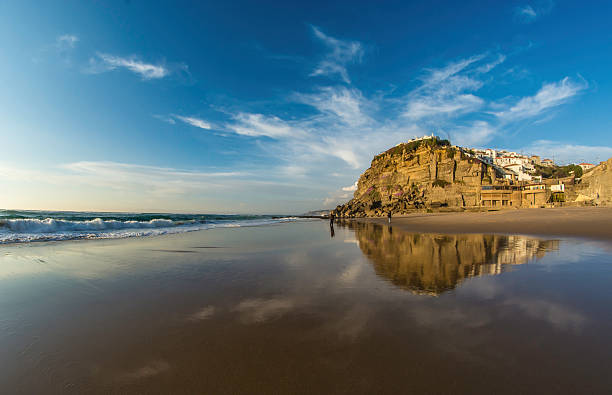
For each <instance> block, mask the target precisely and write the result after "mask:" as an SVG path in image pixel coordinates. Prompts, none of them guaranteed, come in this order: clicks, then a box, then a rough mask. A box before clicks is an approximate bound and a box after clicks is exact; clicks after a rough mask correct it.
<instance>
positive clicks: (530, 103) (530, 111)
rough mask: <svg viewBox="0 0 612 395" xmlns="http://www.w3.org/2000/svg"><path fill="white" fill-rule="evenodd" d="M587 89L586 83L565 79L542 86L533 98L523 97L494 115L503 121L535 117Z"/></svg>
mask: <svg viewBox="0 0 612 395" xmlns="http://www.w3.org/2000/svg"><path fill="white" fill-rule="evenodd" d="M587 87H588V84H587V82H586V81H581V82H574V81H572V80H571V79H570V78H569V77H565V78H563V79H562V80H561V81H558V82H552V83H548V84H544V85H543V86H542V88H541V89H540V90H539V91H538V92H537V93H536V94H535V95H534V96H528V97H524V98H522V99H520V100H519V101H518V102H517V103H516V104H514V105H513V106H511V107H510V108H509V109H507V110H504V111H500V112H496V113H495V115H497V117H499V118H500V119H502V120H504V121H517V120H521V119H525V118H531V117H536V116H538V115H540V114H542V113H544V112H545V111H547V110H549V109H551V108H554V107H557V106H560V105H561V104H564V103H566V102H567V101H568V100H570V99H571V98H572V97H574V96H576V95H577V94H579V93H580V92H581V91H583V90H584V89H586V88H587Z"/></svg>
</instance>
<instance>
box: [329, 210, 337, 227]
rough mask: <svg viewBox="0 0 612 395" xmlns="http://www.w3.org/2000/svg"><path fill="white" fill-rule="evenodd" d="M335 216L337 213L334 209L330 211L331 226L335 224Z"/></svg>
mask: <svg viewBox="0 0 612 395" xmlns="http://www.w3.org/2000/svg"><path fill="white" fill-rule="evenodd" d="M335 216H336V215H335V214H334V212H333V211H330V212H329V226H334V217H335Z"/></svg>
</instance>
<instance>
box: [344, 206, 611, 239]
mask: <svg viewBox="0 0 612 395" xmlns="http://www.w3.org/2000/svg"><path fill="white" fill-rule="evenodd" d="M355 220H357V221H363V222H375V223H380V224H387V223H388V222H387V218H383V217H380V218H374V217H369V218H356V219H355ZM391 221H392V222H391V224H392V226H394V227H397V228H398V229H401V230H404V231H407V232H418V233H442V234H450V233H498V234H521V235H532V236H564V237H575V238H586V239H595V240H600V241H607V242H612V207H563V208H525V209H516V210H503V211H490V212H476V213H474V212H462V213H428V214H422V213H419V214H409V215H404V216H397V217H393V218H392V220H391Z"/></svg>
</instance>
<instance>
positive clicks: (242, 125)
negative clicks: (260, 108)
mask: <svg viewBox="0 0 612 395" xmlns="http://www.w3.org/2000/svg"><path fill="white" fill-rule="evenodd" d="M234 119H235V122H234V123H230V124H228V125H227V128H228V129H229V130H231V131H233V132H235V133H237V134H241V135H243V136H251V137H264V136H265V137H270V138H275V139H278V138H286V137H296V136H298V135H300V134H301V133H302V132H301V131H300V130H298V129H296V128H295V127H293V126H292V125H291V124H289V122H286V121H283V120H282V119H280V118H278V117H276V116H266V115H263V114H250V113H242V112H241V113H238V114H236V115H235V116H234Z"/></svg>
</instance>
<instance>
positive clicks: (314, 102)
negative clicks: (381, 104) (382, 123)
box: [295, 87, 370, 126]
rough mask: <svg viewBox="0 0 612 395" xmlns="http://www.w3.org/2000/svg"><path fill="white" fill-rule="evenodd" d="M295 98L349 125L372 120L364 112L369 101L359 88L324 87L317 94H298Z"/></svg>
mask: <svg viewBox="0 0 612 395" xmlns="http://www.w3.org/2000/svg"><path fill="white" fill-rule="evenodd" d="M295 98H296V100H297V101H299V102H302V103H304V104H308V105H310V106H312V107H314V108H316V109H317V110H319V111H320V112H322V113H324V114H328V115H331V116H333V117H335V118H336V119H337V120H339V121H340V122H343V123H345V124H347V125H351V126H357V125H362V124H365V123H367V122H368V121H370V118H369V117H368V115H366V113H365V112H364V110H365V108H364V107H365V106H366V105H369V103H368V101H367V100H366V99H365V98H364V97H363V95H362V93H361V92H360V91H359V90H357V89H348V88H345V87H323V88H319V91H318V92H317V93H315V94H296V95H295Z"/></svg>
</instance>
